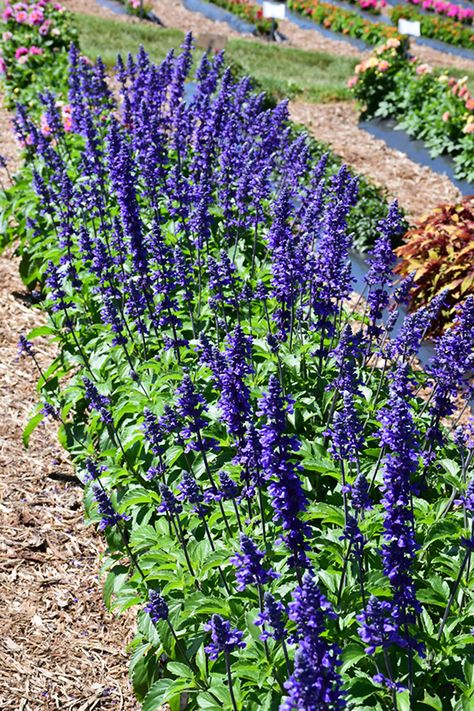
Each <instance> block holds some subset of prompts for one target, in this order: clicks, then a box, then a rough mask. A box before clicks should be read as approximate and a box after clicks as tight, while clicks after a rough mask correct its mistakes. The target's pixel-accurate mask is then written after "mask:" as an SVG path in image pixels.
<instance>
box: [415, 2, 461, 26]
mask: <svg viewBox="0 0 474 711" xmlns="http://www.w3.org/2000/svg"><path fill="white" fill-rule="evenodd" d="M408 1H409V2H410V3H411V4H412V5H417V6H418V7H421V9H422V10H426V12H434V13H436V14H437V15H445V16H446V17H450V18H451V19H452V20H457V21H458V22H463V23H464V24H466V25H472V23H473V20H474V7H472V8H470V7H463V6H462V5H456V4H455V3H452V2H445V0H408Z"/></svg>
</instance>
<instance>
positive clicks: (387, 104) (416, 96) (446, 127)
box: [350, 39, 474, 182]
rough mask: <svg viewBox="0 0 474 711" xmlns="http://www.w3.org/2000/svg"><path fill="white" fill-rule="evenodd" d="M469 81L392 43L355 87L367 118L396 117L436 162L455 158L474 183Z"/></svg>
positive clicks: (359, 71)
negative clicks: (445, 156) (442, 156)
mask: <svg viewBox="0 0 474 711" xmlns="http://www.w3.org/2000/svg"><path fill="white" fill-rule="evenodd" d="M466 81H467V79H466V78H464V79H456V78H454V77H449V76H447V75H446V74H443V73H442V72H441V71H439V70H438V71H433V70H432V69H431V68H430V67H429V66H428V65H426V64H421V63H420V62H419V61H417V60H416V58H415V57H411V56H409V55H408V54H407V52H406V47H405V45H404V44H403V43H402V42H400V41H399V40H398V39H391V40H389V41H388V42H387V43H386V44H385V45H382V46H381V47H378V48H377V49H376V50H375V52H374V54H373V56H371V57H370V58H369V59H368V60H365V61H364V62H362V63H361V64H359V65H357V67H356V76H355V77H354V78H352V79H351V80H350V85H351V86H352V87H353V89H354V93H355V96H356V97H357V98H358V99H359V100H360V102H361V104H362V106H363V115H364V116H366V117H374V116H380V117H388V116H393V117H395V118H396V119H397V120H398V121H399V125H400V126H401V127H402V128H403V129H405V130H406V131H407V133H408V134H409V135H410V136H414V137H415V138H422V139H423V140H424V142H425V143H426V145H427V147H428V148H429V149H430V151H431V153H432V155H433V156H436V155H440V154H442V153H447V154H449V155H450V156H451V157H452V159H453V161H454V164H455V170H456V175H457V177H459V178H461V179H466V180H468V181H469V182H474V98H473V97H472V96H471V93H470V92H469V89H468V87H467V86H466Z"/></svg>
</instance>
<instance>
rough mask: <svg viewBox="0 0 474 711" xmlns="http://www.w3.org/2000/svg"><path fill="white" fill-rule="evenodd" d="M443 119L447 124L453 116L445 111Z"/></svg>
mask: <svg viewBox="0 0 474 711" xmlns="http://www.w3.org/2000/svg"><path fill="white" fill-rule="evenodd" d="M441 118H442V120H443V121H445V122H447V121H449V119H450V118H451V114H450V113H449V111H445V112H444V114H443V115H442V116H441Z"/></svg>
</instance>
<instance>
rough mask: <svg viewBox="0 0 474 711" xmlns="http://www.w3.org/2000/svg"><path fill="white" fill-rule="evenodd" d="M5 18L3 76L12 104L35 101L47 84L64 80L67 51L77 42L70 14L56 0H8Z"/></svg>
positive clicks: (0, 54) (0, 42)
mask: <svg viewBox="0 0 474 711" xmlns="http://www.w3.org/2000/svg"><path fill="white" fill-rule="evenodd" d="M2 20H3V25H2V35H1V38H0V77H1V78H2V80H3V84H4V86H5V89H6V97H7V101H8V103H9V105H10V106H13V105H14V103H15V102H16V101H18V100H20V101H22V102H30V101H35V100H37V98H38V92H39V91H40V90H41V88H43V87H44V86H50V85H54V84H58V85H60V84H61V83H64V77H65V75H66V72H67V50H68V49H69V45H70V43H71V42H73V41H77V32H76V31H75V29H74V27H73V25H72V22H71V16H70V15H69V13H68V12H66V11H65V9H64V8H63V7H62V6H61V5H60V4H59V3H56V2H53V1H52V0H39V2H34V0H27V2H22V3H15V4H10V3H9V2H7V3H6V4H5V7H4V9H3V13H2Z"/></svg>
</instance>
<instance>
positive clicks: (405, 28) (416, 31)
mask: <svg viewBox="0 0 474 711" xmlns="http://www.w3.org/2000/svg"><path fill="white" fill-rule="evenodd" d="M398 31H399V33H400V34H401V35H411V36H412V37H421V26H420V22H419V20H404V19H403V18H402V17H401V18H400V19H399V20H398Z"/></svg>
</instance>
